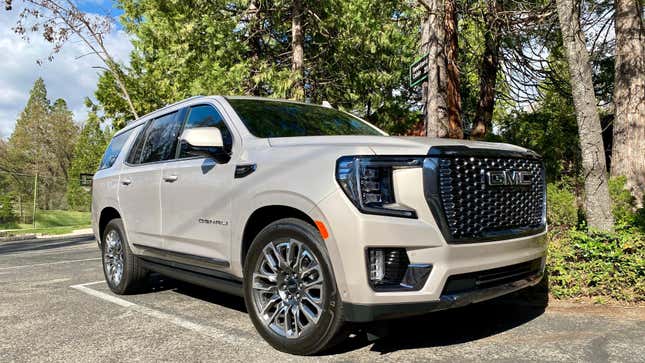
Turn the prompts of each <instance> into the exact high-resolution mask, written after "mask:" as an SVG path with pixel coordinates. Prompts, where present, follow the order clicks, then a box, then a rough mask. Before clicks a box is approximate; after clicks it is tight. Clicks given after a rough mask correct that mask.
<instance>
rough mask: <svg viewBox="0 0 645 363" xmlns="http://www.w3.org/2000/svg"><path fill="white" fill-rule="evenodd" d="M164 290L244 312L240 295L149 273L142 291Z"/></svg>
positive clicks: (244, 307) (244, 308)
mask: <svg viewBox="0 0 645 363" xmlns="http://www.w3.org/2000/svg"><path fill="white" fill-rule="evenodd" d="M165 290H172V291H174V292H176V293H178V294H182V295H186V296H190V297H192V298H195V299H199V300H203V301H206V302H208V303H211V304H217V305H221V306H223V307H226V308H229V309H233V310H237V311H240V312H243V313H246V306H245V305H244V299H242V298H241V297H238V296H235V295H230V294H227V293H224V292H221V291H216V290H213V289H209V288H207V287H202V286H198V285H193V284H190V283H188V282H183V281H179V280H175V279H172V278H170V277H166V276H163V275H160V274H157V273H151V274H150V277H149V280H148V289H147V290H146V291H144V293H154V292H158V291H165Z"/></svg>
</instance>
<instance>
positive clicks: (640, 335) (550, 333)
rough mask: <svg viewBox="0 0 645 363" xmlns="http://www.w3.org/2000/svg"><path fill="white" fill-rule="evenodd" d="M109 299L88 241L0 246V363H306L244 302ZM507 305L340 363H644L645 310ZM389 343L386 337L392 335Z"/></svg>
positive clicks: (180, 288)
mask: <svg viewBox="0 0 645 363" xmlns="http://www.w3.org/2000/svg"><path fill="white" fill-rule="evenodd" d="M150 285H151V288H150V291H149V292H146V293H143V294H139V295H130V296H116V295H114V294H112V293H111V292H110V291H109V290H108V288H107V286H106V285H105V283H104V282H103V274H102V270H101V265H100V259H99V251H98V248H97V246H96V243H95V242H94V241H93V240H89V239H87V238H85V239H83V238H75V239H63V240H57V241H50V242H42V241H22V242H15V243H0V362H12V361H19V362H25V361H38V362H43V361H79V362H80V361H82V362H93V361H114V362H116V361H123V360H137V361H183V362H193V361H244V362H252V361H267V362H268V361H271V362H275V361H277V360H278V359H279V360H284V361H302V360H303V358H302V357H295V356H290V355H286V354H283V353H280V352H277V351H275V350H273V349H272V348H271V347H270V346H269V345H267V344H266V343H265V342H264V341H263V340H262V339H261V338H260V336H259V335H258V334H257V333H256V332H255V330H254V328H253V326H252V324H251V322H250V320H249V318H248V316H247V314H246V312H245V310H244V303H243V301H242V300H241V299H240V298H237V297H233V296H229V295H225V294H221V293H218V292H215V291H210V290H208V289H203V288H200V287H196V286H193V285H189V284H185V283H180V282H176V281H172V280H168V279H164V278H163V277H161V276H152V277H151V279H150ZM522 301H524V300H522V297H521V296H520V297H518V296H510V297H506V298H501V299H497V300H494V301H491V302H487V303H482V304H477V305H473V306H470V307H466V308H461V309H457V310H452V311H445V312H438V313H433V314H429V315H427V316H423V317H418V318H414V319H406V320H396V321H392V322H388V323H385V324H382V326H380V327H376V328H372V327H370V328H369V329H370V330H374V331H377V332H378V331H380V332H381V333H380V335H382V337H381V338H379V339H377V340H375V341H369V340H368V339H367V338H366V334H364V333H363V331H364V330H365V329H366V328H367V327H357V330H356V331H355V334H354V335H353V336H352V338H350V339H348V340H347V342H346V343H344V344H343V345H341V346H340V347H338V348H337V349H335V350H334V351H333V352H330V353H329V354H327V355H322V356H318V357H313V358H308V359H310V360H334V361H370V362H374V361H397V362H399V361H424V362H428V361H447V362H468V361H477V362H480V361H495V362H504V361H507V362H522V361H549V362H572V361H585V362H586V361H593V362H606V361H612V362H644V361H645V310H644V309H643V308H606V307H589V306H582V305H564V304H561V303H558V304H555V305H554V304H553V303H552V304H550V305H549V306H548V307H546V308H545V307H544V305H545V304H543V303H540V302H537V303H533V304H527V303H523V302H522ZM385 332H387V334H386V333H385Z"/></svg>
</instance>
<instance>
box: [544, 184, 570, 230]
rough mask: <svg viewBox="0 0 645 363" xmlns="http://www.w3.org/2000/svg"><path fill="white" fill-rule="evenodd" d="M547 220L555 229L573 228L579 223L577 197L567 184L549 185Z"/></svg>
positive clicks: (547, 189) (547, 191)
mask: <svg viewBox="0 0 645 363" xmlns="http://www.w3.org/2000/svg"><path fill="white" fill-rule="evenodd" d="M546 200H547V211H546V218H547V221H548V222H549V225H551V226H553V227H573V226H575V225H576V223H577V222H578V207H577V205H576V195H575V194H574V193H573V191H572V188H571V186H570V185H569V184H567V183H565V182H557V183H549V185H547V188H546Z"/></svg>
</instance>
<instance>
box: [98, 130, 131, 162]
mask: <svg viewBox="0 0 645 363" xmlns="http://www.w3.org/2000/svg"><path fill="white" fill-rule="evenodd" d="M131 133H132V130H128V131H126V132H124V133H122V134H119V135H117V136H115V137H114V138H113V139H112V141H110V145H108V147H107V149H106V150H105V154H103V159H101V164H100V165H99V170H101V169H107V168H111V167H112V165H114V162H115V161H116V158H117V157H118V156H119V153H120V152H121V149H123V145H124V144H125V142H126V141H128V137H130V134H131Z"/></svg>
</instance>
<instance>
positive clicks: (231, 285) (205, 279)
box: [139, 256, 244, 297]
mask: <svg viewBox="0 0 645 363" xmlns="http://www.w3.org/2000/svg"><path fill="white" fill-rule="evenodd" d="M139 258H140V259H141V261H142V262H143V266H144V267H145V268H147V269H149V270H151V271H154V272H157V273H160V274H162V275H164V276H168V277H171V278H173V279H177V280H181V281H185V282H188V283H191V284H195V285H199V286H203V287H208V288H210V289H214V290H218V291H221V292H225V293H227V294H231V295H235V296H240V297H244V291H243V289H242V282H241V281H238V280H233V279H228V278H224V277H215V276H213V275H210V274H209V275H207V274H204V273H200V272H195V271H190V270H185V269H182V268H179V267H176V266H169V265H166V264H164V263H159V262H153V261H151V260H150V259H148V258H146V257H143V256H140V257H139ZM157 261H158V260H157ZM220 274H221V273H220ZM218 275H219V274H218ZM231 277H232V276H231Z"/></svg>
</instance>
